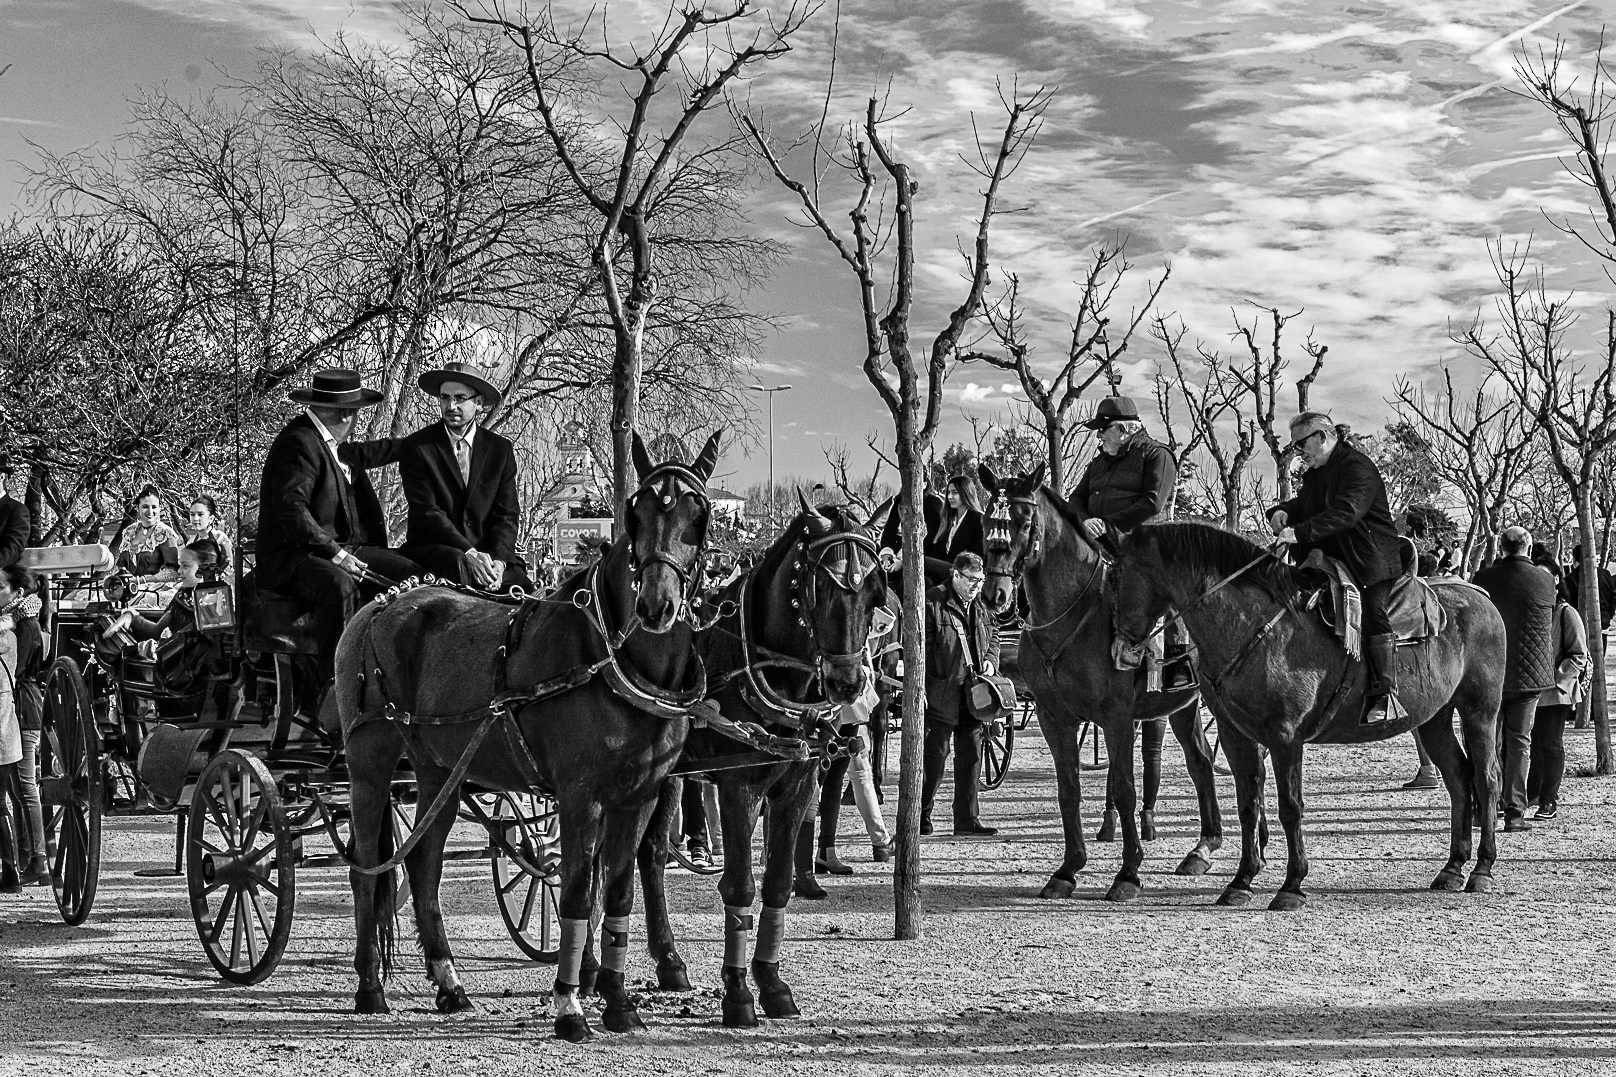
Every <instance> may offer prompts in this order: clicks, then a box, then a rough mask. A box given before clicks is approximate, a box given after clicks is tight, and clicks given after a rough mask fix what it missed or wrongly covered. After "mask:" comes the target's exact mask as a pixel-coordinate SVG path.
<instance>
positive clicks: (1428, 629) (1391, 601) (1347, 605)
mask: <svg viewBox="0 0 1616 1077" xmlns="http://www.w3.org/2000/svg"><path fill="white" fill-rule="evenodd" d="M1410 545H1412V544H1410ZM1302 568H1303V569H1306V570H1309V571H1312V572H1317V573H1321V574H1322V575H1323V576H1324V577H1325V578H1326V580H1327V581H1328V583H1327V585H1326V586H1325V587H1323V588H1322V589H1321V590H1320V591H1319V593H1318V595H1317V596H1316V597H1315V599H1314V601H1313V603H1311V605H1316V606H1317V607H1318V610H1319V615H1320V616H1321V617H1323V618H1324V621H1325V623H1326V624H1328V625H1330V626H1331V627H1332V628H1334V629H1335V634H1336V637H1337V638H1338V639H1340V640H1341V643H1342V645H1343V646H1344V647H1345V648H1346V650H1347V653H1348V654H1349V655H1351V656H1352V657H1353V658H1358V657H1359V656H1360V655H1361V654H1362V650H1363V648H1362V631H1363V629H1362V618H1363V596H1362V594H1361V593H1360V591H1359V588H1358V584H1357V581H1355V580H1354V579H1353V578H1352V573H1351V572H1350V571H1348V569H1347V566H1346V565H1344V564H1342V563H1341V562H1340V561H1338V560H1336V559H1335V558H1333V557H1329V556H1327V555H1325V554H1324V553H1323V552H1322V551H1319V550H1314V551H1313V552H1312V553H1311V554H1309V555H1308V559H1307V561H1306V562H1305V563H1304V564H1303V565H1302ZM1386 615H1387V617H1388V619H1389V620H1390V621H1391V624H1392V634H1393V635H1394V636H1395V637H1396V638H1397V642H1398V643H1399V644H1415V643H1421V642H1423V641H1425V640H1427V639H1430V638H1431V637H1432V636H1436V635H1440V634H1441V632H1442V629H1443V628H1444V627H1446V625H1447V622H1448V611H1447V610H1446V608H1444V607H1443V605H1442V600H1441V599H1440V598H1438V597H1437V593H1436V591H1435V590H1433V589H1432V588H1431V585H1430V584H1428V583H1426V582H1425V581H1424V580H1423V579H1421V578H1420V577H1418V576H1416V575H1414V574H1413V573H1412V572H1410V571H1407V567H1406V562H1405V571H1404V574H1403V575H1401V576H1399V577H1398V578H1397V579H1395V580H1393V581H1392V587H1391V593H1390V594H1389V595H1388V596H1387V598H1386Z"/></svg>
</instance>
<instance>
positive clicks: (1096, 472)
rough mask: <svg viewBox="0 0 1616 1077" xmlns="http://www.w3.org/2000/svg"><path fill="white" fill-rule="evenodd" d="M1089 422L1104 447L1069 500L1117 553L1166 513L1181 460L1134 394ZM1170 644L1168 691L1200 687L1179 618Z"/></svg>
mask: <svg viewBox="0 0 1616 1077" xmlns="http://www.w3.org/2000/svg"><path fill="white" fill-rule="evenodd" d="M1083 425H1084V426H1086V427H1088V428H1089V429H1090V430H1095V431H1098V433H1099V438H1100V451H1099V452H1097V453H1095V454H1094V459H1092V460H1090V461H1089V466H1088V468H1087V469H1086V470H1084V472H1083V477H1082V478H1081V479H1079V480H1078V481H1077V486H1076V487H1074V488H1073V490H1072V492H1071V495H1070V496H1069V497H1068V498H1067V501H1068V503H1070V504H1071V505H1072V506H1073V507H1074V508H1077V509H1080V510H1081V511H1083V512H1085V513H1087V514H1088V515H1089V517H1090V519H1089V520H1088V521H1086V522H1085V524H1084V529H1085V530H1086V531H1087V532H1088V535H1089V538H1091V539H1093V540H1094V541H1095V542H1096V543H1098V544H1100V546H1101V548H1102V549H1104V550H1105V551H1106V552H1107V554H1110V555H1113V556H1114V555H1115V553H1116V543H1117V542H1118V541H1120V540H1121V539H1122V537H1123V536H1125V535H1127V534H1128V533H1129V532H1130V531H1132V530H1134V528H1136V527H1138V526H1139V525H1140V524H1146V523H1151V522H1153V521H1156V520H1159V519H1161V518H1162V512H1163V510H1164V509H1165V508H1166V506H1167V498H1168V496H1169V495H1171V494H1172V492H1173V484H1174V483H1175V482H1177V480H1178V465H1177V464H1176V463H1174V461H1173V454H1172V453H1171V452H1170V451H1168V448H1167V446H1165V445H1163V444H1162V443H1161V442H1159V441H1157V440H1156V439H1155V438H1152V437H1151V436H1150V435H1149V434H1148V433H1146V432H1145V424H1144V422H1143V421H1141V420H1140V418H1139V407H1138V405H1137V404H1135V403H1134V401H1133V399H1132V398H1131V397H1126V396H1109V397H1106V398H1105V399H1104V400H1102V401H1100V403H1099V404H1098V405H1096V406H1095V408H1094V415H1093V417H1091V418H1090V419H1089V420H1088V422H1086V423H1084V424H1083ZM1164 644H1165V648H1164V649H1165V650H1166V656H1165V658H1164V659H1163V663H1162V665H1163V670H1162V672H1163V684H1162V690H1163V691H1167V692H1178V691H1184V690H1186V689H1189V688H1193V687H1195V676H1194V673H1193V671H1192V669H1191V664H1190V655H1189V644H1188V642H1187V641H1186V640H1185V639H1184V636H1183V632H1182V631H1181V630H1180V629H1179V628H1178V626H1177V622H1170V623H1169V626H1168V629H1167V631H1166V632H1165V633H1164Z"/></svg>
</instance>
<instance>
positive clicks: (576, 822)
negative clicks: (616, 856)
mask: <svg viewBox="0 0 1616 1077" xmlns="http://www.w3.org/2000/svg"><path fill="white" fill-rule="evenodd" d="M556 811H557V813H558V815H559V816H560V821H561V886H560V893H559V894H558V895H557V898H556V906H557V911H558V912H559V913H560V914H561V946H560V952H559V954H558V956H557V958H556V978H555V988H554V991H553V993H552V995H551V998H552V1006H553V1009H554V1012H555V1034H556V1037H557V1038H558V1039H563V1040H568V1041H571V1042H572V1043H582V1042H583V1041H585V1040H587V1039H590V1038H591V1037H593V1036H594V1034H595V1033H594V1030H593V1029H591V1028H590V1027H589V1019H588V1018H586V1017H585V1016H584V1011H583V1006H582V1005H580V1003H579V1001H578V998H579V991H578V978H579V974H580V971H581V969H582V967H583V960H584V950H585V948H586V947H587V946H588V943H589V934H590V931H589V926H590V925H589V918H590V913H591V912H592V911H593V909H594V900H595V858H596V853H597V850H598V849H599V847H600V834H601V825H602V818H601V817H602V812H601V807H600V805H599V804H597V803H595V802H593V801H584V802H582V803H579V802H577V801H576V800H575V798H573V797H570V796H567V795H563V796H561V797H559V798H558V799H557V801H556Z"/></svg>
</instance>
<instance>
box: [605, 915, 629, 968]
mask: <svg viewBox="0 0 1616 1077" xmlns="http://www.w3.org/2000/svg"><path fill="white" fill-rule="evenodd" d="M629 920H630V917H627V916H608V917H606V918H605V919H604V920H602V921H601V922H600V967H601V969H602V970H603V971H605V972H622V971H623V969H624V968H625V967H626V966H627V965H628V922H629Z"/></svg>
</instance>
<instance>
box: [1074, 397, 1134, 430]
mask: <svg viewBox="0 0 1616 1077" xmlns="http://www.w3.org/2000/svg"><path fill="white" fill-rule="evenodd" d="M1124 420H1133V421H1134V422H1138V421H1139V405H1137V404H1135V403H1134V402H1133V397H1131V396H1108V397H1106V398H1105V399H1104V400H1102V401H1100V402H1099V403H1098V404H1096V405H1095V406H1094V414H1093V415H1092V416H1090V417H1089V421H1088V422H1086V423H1084V424H1083V425H1084V426H1086V427H1088V428H1089V429H1090V430H1104V429H1105V428H1106V427H1108V426H1110V425H1111V424H1112V423H1116V422H1122V421H1124Z"/></svg>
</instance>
